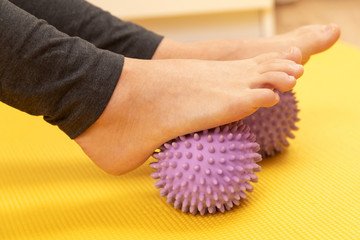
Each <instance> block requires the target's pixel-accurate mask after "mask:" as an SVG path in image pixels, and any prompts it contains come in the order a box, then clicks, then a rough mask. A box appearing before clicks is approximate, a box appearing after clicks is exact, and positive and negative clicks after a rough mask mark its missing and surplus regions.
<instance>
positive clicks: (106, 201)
mask: <svg viewBox="0 0 360 240" xmlns="http://www.w3.org/2000/svg"><path fill="white" fill-rule="evenodd" d="M359 69H360V50H359V49H356V48H354V47H351V46H348V45H346V44H344V43H340V44H337V45H336V46H335V47H334V48H332V49H331V50H330V51H328V52H326V53H324V54H321V55H318V56H315V57H313V59H311V61H310V62H309V63H308V64H307V66H306V68H305V70H306V74H305V75H304V76H303V77H302V78H301V79H300V80H299V81H298V85H297V87H296V89H295V91H296V92H297V98H298V99H299V100H300V103H299V105H300V108H301V112H300V117H301V121H300V123H298V126H299V127H300V130H299V131H298V132H296V138H295V140H292V141H291V146H290V148H289V149H287V151H286V152H285V153H283V154H282V155H280V156H277V157H273V158H270V159H266V160H264V161H263V162H260V165H261V166H262V172H260V173H258V174H257V175H258V176H259V179H260V180H259V183H257V184H254V187H255V191H254V192H253V193H251V194H249V198H248V199H247V200H246V201H242V204H241V206H239V207H236V208H235V209H233V210H232V211H230V212H227V213H225V214H217V215H209V216H203V217H202V216H195V217H194V216H192V215H190V214H184V213H182V212H180V211H176V210H174V209H173V207H172V206H170V205H168V204H167V203H166V202H165V199H164V198H161V197H160V196H159V191H158V190H156V189H155V188H154V187H153V184H154V182H155V181H154V180H152V179H151V177H150V176H149V175H150V173H152V172H153V170H152V169H151V168H150V167H149V166H148V164H145V165H143V166H142V167H141V168H139V169H137V170H136V171H134V172H132V173H129V174H127V175H124V176H119V177H116V176H110V175H107V174H105V173H103V172H102V171H101V170H99V169H98V168H97V167H95V165H94V164H93V163H92V162H91V161H89V160H88V159H87V157H86V156H85V155H84V154H83V153H82V152H81V150H80V149H79V148H78V147H77V146H76V145H75V144H74V143H73V142H72V141H70V140H69V139H68V138H67V137H66V136H65V135H64V134H62V133H61V132H60V131H58V130H57V129H56V128H55V127H52V126H49V125H47V124H46V123H45V122H43V121H42V119H41V118H38V117H31V116H28V115H26V114H24V113H21V112H19V111H17V110H14V109H11V108H9V107H7V106H5V105H3V104H1V105H0V115H1V118H0V133H1V134H0V239H37V240H38V239H177V240H180V239H227V240H228V239H261V240H264V239H360V174H359V173H360V126H359V123H360V106H359V104H360V71H359ZM150 161H151V159H150Z"/></svg>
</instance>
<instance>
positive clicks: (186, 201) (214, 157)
mask: <svg viewBox="0 0 360 240" xmlns="http://www.w3.org/2000/svg"><path fill="white" fill-rule="evenodd" d="M160 150H161V152H159V153H155V154H154V157H155V158H156V159H158V162H153V163H151V167H153V168H155V169H156V170H157V171H156V172H154V173H153V174H152V177H153V178H154V179H159V180H158V181H157V182H156V183H155V187H156V188H162V189H161V191H160V195H161V196H167V202H168V203H170V204H173V205H174V207H175V208H176V209H181V210H182V211H183V212H191V213H192V214H194V215H195V214H197V213H200V214H201V215H203V214H205V213H215V212H217V211H221V212H224V211H225V210H230V209H231V208H232V207H233V206H234V205H239V200H240V199H241V198H246V194H245V192H244V191H252V190H253V187H252V186H251V185H250V183H249V182H250V181H251V182H257V181H258V178H257V177H256V176H255V175H254V173H255V172H258V171H260V169H261V168H260V166H259V165H257V164H256V162H259V161H261V156H260V154H258V153H257V151H258V150H259V145H258V144H257V143H256V142H255V135H254V134H252V133H250V130H249V128H248V127H247V126H246V125H244V124H243V123H242V122H241V121H239V122H235V123H231V124H227V125H224V126H221V127H217V128H213V129H210V130H205V131H202V132H197V133H192V134H188V135H185V136H181V137H178V138H176V139H174V140H171V141H169V142H168V143H165V144H164V145H163V146H162V147H161V148H160Z"/></svg>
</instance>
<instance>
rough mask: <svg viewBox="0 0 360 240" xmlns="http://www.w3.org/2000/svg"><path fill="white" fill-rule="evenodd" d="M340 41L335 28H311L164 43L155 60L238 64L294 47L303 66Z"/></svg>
mask: <svg viewBox="0 0 360 240" xmlns="http://www.w3.org/2000/svg"><path fill="white" fill-rule="evenodd" d="M339 37H340V29H339V27H338V26H337V25H336V24H329V25H309V26H304V27H300V28H298V29H296V30H294V31H291V32H288V33H285V34H281V35H277V36H274V37H270V38H251V39H227V40H225V39H222V40H210V41H204V42H196V43H181V42H177V41H173V40H170V39H164V40H163V41H162V42H161V44H160V46H159V48H158V49H157V51H156V52H155V54H154V56H153V59H164V58H193V59H208V60H237V59H246V58H251V57H255V56H258V55H259V54H263V53H267V52H273V51H285V50H286V49H288V48H289V47H291V46H295V47H298V48H300V50H301V51H302V55H303V61H302V63H303V64H304V63H306V62H307V61H308V60H309V58H310V56H311V55H313V54H316V53H319V52H322V51H325V50H326V49H328V48H330V47H331V46H332V45H333V44H334V43H335V42H336V41H337V40H338V39H339Z"/></svg>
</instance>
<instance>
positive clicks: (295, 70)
mask: <svg viewBox="0 0 360 240" xmlns="http://www.w3.org/2000/svg"><path fill="white" fill-rule="evenodd" d="M259 72H260V73H266V72H285V73H287V74H288V75H291V76H294V77H296V78H299V77H300V76H301V75H302V74H303V73H304V67H303V66H302V65H301V64H296V63H295V62H293V61H291V60H287V59H276V60H272V61H268V62H265V63H263V64H261V66H260V67H259Z"/></svg>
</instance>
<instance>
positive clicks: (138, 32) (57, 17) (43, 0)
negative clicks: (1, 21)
mask: <svg viewBox="0 0 360 240" xmlns="http://www.w3.org/2000/svg"><path fill="white" fill-rule="evenodd" d="M10 2H12V3H13V4H15V5H17V6H18V7H19V8H22V9H23V10H25V11H27V12H29V13H30V14H32V15H34V16H36V17H37V18H39V19H44V20H46V21H47V22H48V23H49V24H51V25H53V26H54V27H56V28H57V29H58V30H60V31H62V32H64V33H66V34H68V35H70V36H78V37H80V38H82V39H85V40H86V41H88V42H91V43H92V44H94V45H95V46H96V47H98V48H101V49H106V50H109V51H112V52H114V53H118V54H121V55H124V56H126V57H131V58H141V59H150V58H151V57H152V55H153V54H154V51H155V50H156V48H157V47H158V44H159V43H160V41H161V39H162V37H161V36H159V35H157V34H154V33H152V32H150V31H147V30H145V29H144V28H142V27H140V26H137V25H135V24H133V23H130V22H125V21H122V20H120V19H118V18H116V17H114V16H112V15H111V14H110V13H108V12H105V11H103V10H101V9H100V8H97V7H95V6H93V5H92V4H90V3H88V2H86V1H83V0H36V1H29V0H10Z"/></svg>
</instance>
